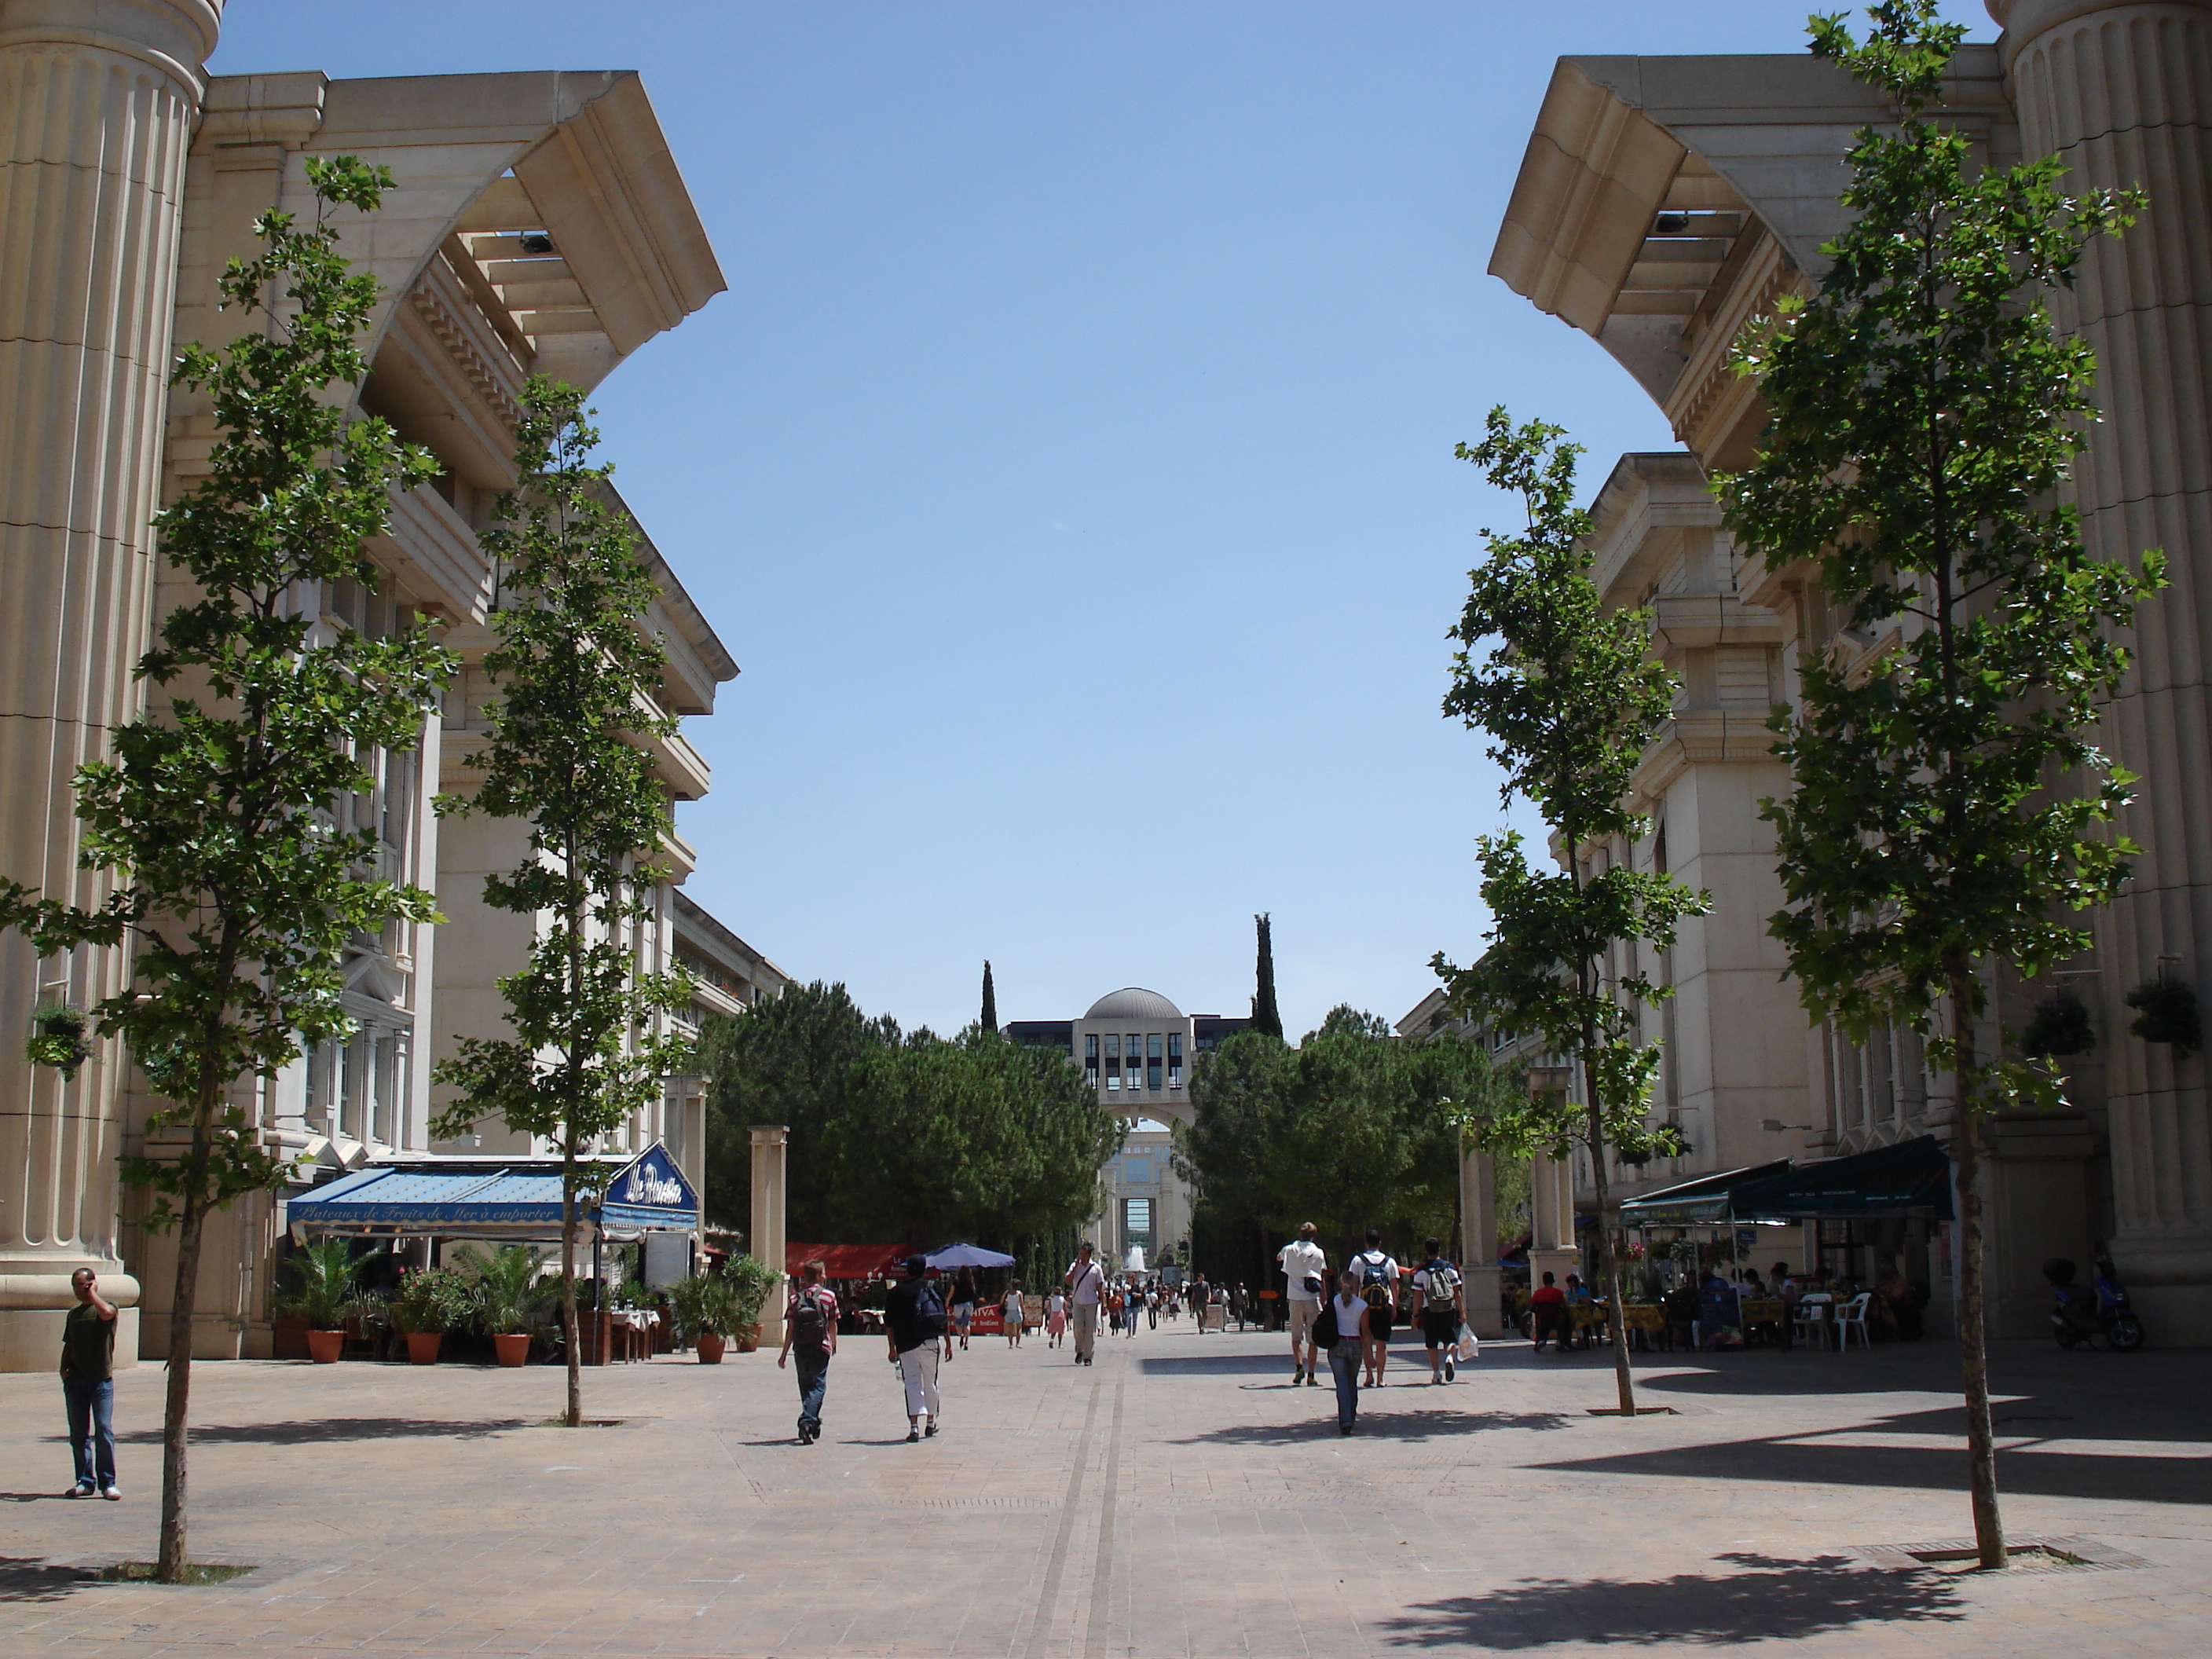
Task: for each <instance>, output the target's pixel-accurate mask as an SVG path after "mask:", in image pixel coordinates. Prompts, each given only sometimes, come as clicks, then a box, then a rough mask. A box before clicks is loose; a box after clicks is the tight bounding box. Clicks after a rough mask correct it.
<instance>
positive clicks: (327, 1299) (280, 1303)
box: [276, 1238, 384, 1331]
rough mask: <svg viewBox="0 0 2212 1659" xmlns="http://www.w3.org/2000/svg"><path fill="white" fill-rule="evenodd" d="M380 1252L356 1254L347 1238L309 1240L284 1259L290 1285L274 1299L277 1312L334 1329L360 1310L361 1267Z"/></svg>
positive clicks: (319, 1326)
mask: <svg viewBox="0 0 2212 1659" xmlns="http://www.w3.org/2000/svg"><path fill="white" fill-rule="evenodd" d="M383 1254H384V1252H383V1251H381V1250H377V1251H374V1252H372V1253H371V1255H364V1256H360V1257H356V1256H355V1255H354V1253H353V1245H352V1243H351V1242H350V1241H349V1240H347V1239H343V1238H317V1239H311V1240H309V1241H308V1242H307V1243H305V1244H303V1245H301V1247H300V1248H299V1249H296V1250H295V1251H293V1252H292V1254H291V1255H290V1256H289V1258H287V1259H286V1261H285V1263H284V1266H285V1269H286V1272H287V1273H288V1275H289V1278H290V1279H291V1284H290V1285H289V1287H288V1288H287V1289H286V1291H285V1292H284V1294H283V1296H281V1297H278V1298H277V1301H276V1311H277V1312H278V1313H279V1314H283V1315H289V1316H296V1317H299V1318H303V1319H305V1320H306V1321H307V1322H308V1324H309V1325H311V1326H312V1327H313V1328H315V1329H316V1330H319V1331H334V1330H337V1328H339V1327H340V1326H342V1325H343V1324H344V1323H345V1322H346V1321H347V1320H348V1319H349V1318H351V1317H352V1316H354V1315H355V1314H356V1313H358V1312H359V1311H360V1310H361V1304H362V1294H361V1291H360V1288H359V1286H360V1283H361V1274H362V1269H363V1268H364V1267H367V1266H368V1264H369V1262H370V1261H372V1260H374V1257H375V1256H378V1255H383Z"/></svg>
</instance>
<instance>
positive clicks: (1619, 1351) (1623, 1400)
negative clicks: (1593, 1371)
mask: <svg viewBox="0 0 2212 1659" xmlns="http://www.w3.org/2000/svg"><path fill="white" fill-rule="evenodd" d="M1594 1083H1595V1079H1592V1078H1591V1076H1590V1073H1589V1066H1584V1067H1583V1089H1584V1091H1586V1092H1591V1095H1592V1097H1591V1100H1590V1103H1589V1155H1590V1173H1591V1182H1592V1185H1593V1186H1594V1187H1595V1188H1596V1192H1597V1275H1598V1278H1599V1279H1600V1280H1601V1281H1602V1282H1603V1284H1604V1285H1605V1298H1606V1299H1605V1324H1606V1329H1607V1332H1608V1333H1610V1334H1611V1335H1612V1338H1613V1383H1614V1384H1615V1386H1616V1387H1617V1388H1618V1389H1620V1414H1621V1415H1622V1416H1623V1417H1633V1416H1635V1415H1636V1383H1635V1379H1634V1377H1633V1376H1632V1373H1631V1371H1630V1370H1629V1364H1628V1323H1627V1320H1626V1317H1625V1316H1623V1315H1622V1313H1621V1310H1620V1267H1618V1266H1617V1265H1616V1263H1615V1262H1614V1261H1613V1222H1612V1219H1611V1218H1610V1216H1609V1214H1608V1213H1607V1212H1608V1211H1609V1209H1610V1208H1611V1198H1612V1194H1611V1193H1610V1191H1609V1190H1608V1185H1607V1181H1606V1175H1605V1127H1604V1121H1603V1120H1602V1119H1601V1117H1600V1116H1599V1115H1598V1109H1597V1101H1596V1098H1595V1092H1594V1090H1593V1085H1594ZM1570 1225H1571V1224H1570Z"/></svg>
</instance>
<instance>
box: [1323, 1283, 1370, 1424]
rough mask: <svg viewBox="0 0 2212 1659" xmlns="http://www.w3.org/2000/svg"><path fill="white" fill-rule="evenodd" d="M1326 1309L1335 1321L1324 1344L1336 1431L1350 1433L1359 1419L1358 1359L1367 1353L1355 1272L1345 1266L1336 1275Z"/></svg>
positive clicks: (1364, 1309) (1363, 1308)
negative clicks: (1333, 1330)
mask: <svg viewBox="0 0 2212 1659" xmlns="http://www.w3.org/2000/svg"><path fill="white" fill-rule="evenodd" d="M1328 1311H1329V1313H1330V1314H1331V1315H1333V1316H1334V1318H1335V1321H1336V1340H1335V1341H1334V1342H1332V1343H1330V1344H1329V1345H1328V1369H1329V1373H1330V1375H1331V1376H1334V1377H1335V1378H1336V1431H1337V1432H1338V1433H1339V1434H1350V1433H1351V1432H1352V1426H1353V1425H1355V1424H1356V1423H1358V1420H1359V1370H1360V1362H1361V1360H1362V1359H1363V1358H1365V1356H1366V1352H1367V1315H1368V1307H1367V1304H1366V1303H1365V1302H1364V1301H1363V1300H1362V1299H1361V1297H1360V1295H1359V1275H1358V1273H1353V1272H1352V1271H1350V1270H1349V1269H1347V1270H1346V1272H1344V1273H1340V1274H1339V1275H1338V1276H1337V1281H1336V1294H1335V1295H1334V1296H1333V1297H1330V1298H1329V1303H1328Z"/></svg>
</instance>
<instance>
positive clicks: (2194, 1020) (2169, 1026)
mask: <svg viewBox="0 0 2212 1659" xmlns="http://www.w3.org/2000/svg"><path fill="white" fill-rule="evenodd" d="M2127 1004H2128V1006H2129V1007H2130V1008H2133V1009H2136V1010H2137V1011H2138V1012H2136V1017H2135V1018H2133V1019H2131V1020H2130V1021H2129V1022H2128V1030H2130V1032H2132V1033H2133V1034H2134V1035H2135V1036H2139V1037H2141V1038H2142V1040H2143V1041H2144V1042H2170V1043H2172V1045H2173V1047H2174V1049H2175V1052H2176V1053H2178V1054H2181V1055H2183V1056H2187V1055H2190V1054H2195V1053H2196V1052H2197V1048H2199V1047H2200V1046H2202V1044H2203V1040H2204V1030H2203V1024H2202V1022H2201V1021H2200V1020H2199V1018H2198V1017H2197V993H2196V991H2195V990H2194V989H2193V988H2191V987H2190V986H2189V985H2188V984H2187V983H2186V982H2185V981H2181V980H2178V979H2148V980H2145V981H2143V982H2142V984H2140V985H2138V986H2136V987H2135V988H2134V989H2133V990H2131V991H2130V992H2129V993H2128V995H2127Z"/></svg>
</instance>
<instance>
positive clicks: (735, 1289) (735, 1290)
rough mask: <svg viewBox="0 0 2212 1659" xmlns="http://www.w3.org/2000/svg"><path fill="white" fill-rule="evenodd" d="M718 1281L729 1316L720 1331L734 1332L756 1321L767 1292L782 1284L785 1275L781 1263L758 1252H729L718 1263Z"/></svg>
mask: <svg viewBox="0 0 2212 1659" xmlns="http://www.w3.org/2000/svg"><path fill="white" fill-rule="evenodd" d="M719 1282H720V1285H721V1286H722V1293H723V1295H724V1296H725V1297H726V1298H727V1304H728V1308H729V1313H730V1318H731V1320H732V1323H731V1325H730V1328H728V1330H726V1332H724V1333H723V1334H725V1335H728V1336H737V1335H739V1334H743V1333H744V1332H746V1331H749V1330H750V1329H751V1328H753V1327H754V1326H756V1325H757V1324H759V1323H760V1316H761V1310H762V1309H763V1308H764V1307H766V1306H767V1305H768V1299H769V1297H770V1296H771V1295H774V1294H775V1292H777V1291H781V1289H782V1288H783V1285H784V1284H785V1279H784V1273H783V1270H782V1269H781V1267H772V1266H770V1265H769V1263H768V1262H765V1261H762V1260H761V1259H760V1258H759V1257H758V1256H751V1255H733V1256H732V1257H731V1258H730V1259H729V1260H728V1261H726V1262H724V1263H723V1264H722V1271H721V1273H720V1276H719Z"/></svg>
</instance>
